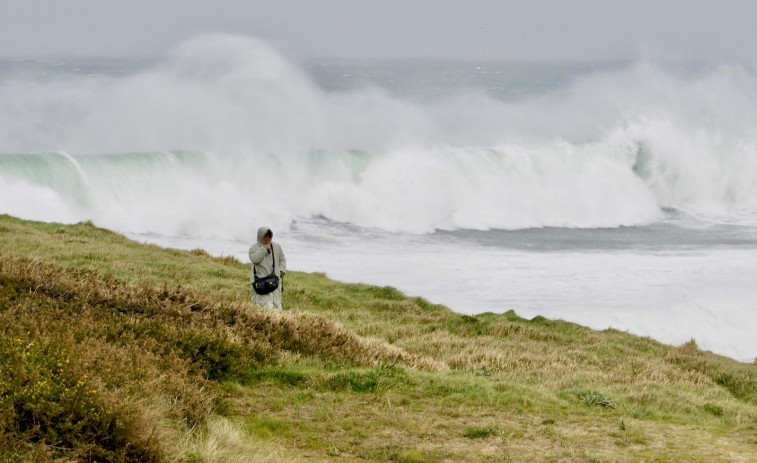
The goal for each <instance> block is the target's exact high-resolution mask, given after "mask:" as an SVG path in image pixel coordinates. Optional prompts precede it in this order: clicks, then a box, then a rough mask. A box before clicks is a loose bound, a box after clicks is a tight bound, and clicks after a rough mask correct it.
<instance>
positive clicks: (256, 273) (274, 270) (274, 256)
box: [252, 241, 276, 278]
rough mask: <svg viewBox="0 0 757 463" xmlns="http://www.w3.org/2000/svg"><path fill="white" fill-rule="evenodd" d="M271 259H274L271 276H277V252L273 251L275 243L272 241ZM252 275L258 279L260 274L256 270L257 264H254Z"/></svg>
mask: <svg viewBox="0 0 757 463" xmlns="http://www.w3.org/2000/svg"><path fill="white" fill-rule="evenodd" d="M271 258H272V259H273V269H272V270H271V274H272V275H275V274H276V252H274V250H273V241H271ZM252 274H253V275H255V278H257V277H258V272H257V271H256V270H255V264H252Z"/></svg>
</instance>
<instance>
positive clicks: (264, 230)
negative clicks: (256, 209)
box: [258, 227, 273, 244]
mask: <svg viewBox="0 0 757 463" xmlns="http://www.w3.org/2000/svg"><path fill="white" fill-rule="evenodd" d="M269 231H270V232H271V240H273V230H271V228H270V227H260V228H258V243H260V244H263V237H265V234H266V233H268V232H269Z"/></svg>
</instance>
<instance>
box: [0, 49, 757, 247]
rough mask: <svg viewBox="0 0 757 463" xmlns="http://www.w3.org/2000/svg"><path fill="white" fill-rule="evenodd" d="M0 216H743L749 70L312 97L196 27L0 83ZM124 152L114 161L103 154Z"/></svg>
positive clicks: (174, 219)
mask: <svg viewBox="0 0 757 463" xmlns="http://www.w3.org/2000/svg"><path fill="white" fill-rule="evenodd" d="M0 126H2V127H4V130H3V131H1V132H0V153H5V154H0V188H1V189H2V193H1V194H0V212H5V213H10V214H13V215H18V216H21V217H25V218H32V219H41V220H57V221H64V222H74V221H79V220H85V219H90V220H93V221H94V222H95V223H97V224H98V225H102V226H105V227H108V228H113V229H117V230H122V231H129V232H140V233H149V232H154V233H161V234H171V235H176V234H192V235H196V236H214V237H233V238H236V237H239V238H246V237H247V236H248V235H249V230H251V229H253V228H254V227H255V226H256V224H259V223H261V222H265V223H268V224H271V225H272V226H276V227H277V228H286V227H288V226H289V225H290V224H291V223H292V222H293V221H295V220H298V219H303V218H308V217H314V216H322V217H326V218H328V219H330V220H334V221H342V222H349V223H352V224H355V225H358V226H362V227H375V228H380V229H384V230H388V231H400V232H411V233H429V232H433V231H434V230H448V229H460V228H467V229H471V228H472V229H494V228H499V229H519V228H531V227H545V226H550V227H574V228H575V227H578V228H595V227H618V226H625V225H640V224H646V223H650V222H653V221H655V220H658V219H660V218H661V216H662V212H661V211H662V209H663V208H675V209H678V210H681V211H684V212H688V213H692V214H699V215H705V216H708V217H726V218H733V217H736V216H744V215H746V216H749V217H754V216H755V214H757V129H755V127H757V77H755V75H754V74H752V73H751V72H749V71H747V70H744V69H737V68H717V69H710V70H706V71H701V72H696V73H692V74H688V75H683V76H681V75H676V74H675V73H671V72H668V71H665V70H663V69H660V68H658V67H655V66H652V65H648V64H639V65H635V66H631V67H628V68H625V69H622V70H615V71H606V72H597V73H593V74H590V75H585V76H582V77H581V78H579V79H577V80H576V81H575V82H574V83H573V84H571V85H570V86H567V87H566V88H561V89H556V90H553V91H550V92H547V93H543V94H541V95H537V96H534V97H530V98H527V99H521V100H518V101H501V100H497V99H494V98H491V97H489V96H487V95H486V94H485V93H484V92H471V91H466V92H451V94H450V95H449V97H448V98H445V99H443V100H441V101H436V102H432V103H429V102H426V103H419V102H411V101H408V100H405V99H400V98H397V97H393V96H391V95H390V94H388V93H387V92H385V91H382V90H380V89H377V88H363V89H358V90H353V91H345V92H327V91H325V90H323V89H321V88H320V87H318V86H317V85H316V84H315V83H313V82H312V81H311V80H310V79H309V78H308V76H307V75H306V73H304V72H303V71H302V70H301V69H299V68H297V67H296V66H295V65H293V64H292V63H290V62H288V61H287V60H286V59H284V58H283V57H282V56H281V55H279V54H278V53H276V52H275V51H274V50H273V49H271V48H270V47H269V46H267V45H266V44H264V43H261V42H258V41H256V40H252V39H243V38H238V37H206V38H200V39H196V40H194V41H191V42H189V43H187V44H185V45H184V46H183V47H181V48H180V49H179V50H177V51H176V53H174V54H173V55H172V56H171V57H169V58H168V59H166V60H165V61H164V62H162V63H159V64H158V65H156V66H153V67H152V68H150V69H147V70H143V71H140V72H138V73H134V74H130V75H126V76H121V77H103V76H100V77H77V78H68V79H57V80H56V79H53V80H50V81H45V82H30V81H26V80H23V79H21V80H15V81H6V82H4V83H2V84H0ZM114 153H121V154H114Z"/></svg>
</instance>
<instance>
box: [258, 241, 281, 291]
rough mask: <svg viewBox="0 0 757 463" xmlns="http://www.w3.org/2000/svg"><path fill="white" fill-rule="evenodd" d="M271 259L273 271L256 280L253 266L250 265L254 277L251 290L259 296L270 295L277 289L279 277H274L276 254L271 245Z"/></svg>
mask: <svg viewBox="0 0 757 463" xmlns="http://www.w3.org/2000/svg"><path fill="white" fill-rule="evenodd" d="M271 257H273V269H272V270H271V274H270V275H268V276H266V277H263V278H258V274H257V272H256V271H255V264H252V273H253V275H254V277H255V279H254V280H253V282H252V289H253V290H254V291H255V292H256V293H258V294H260V295H261V296H262V295H264V294H268V293H272V292H274V291H276V288H278V287H279V277H277V276H276V254H275V252H274V250H273V245H271Z"/></svg>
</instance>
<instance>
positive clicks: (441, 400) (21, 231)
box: [0, 216, 757, 463]
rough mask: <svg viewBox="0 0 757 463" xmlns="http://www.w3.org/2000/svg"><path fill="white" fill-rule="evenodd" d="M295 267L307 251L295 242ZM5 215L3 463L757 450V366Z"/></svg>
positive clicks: (0, 319) (706, 455)
mask: <svg viewBox="0 0 757 463" xmlns="http://www.w3.org/2000/svg"><path fill="white" fill-rule="evenodd" d="M293 257H294V258H293V259H292V260H295V261H296V256H293ZM248 278H249V266H248V265H245V264H242V263H239V262H237V261H236V260H234V259H229V258H214V257H211V256H209V255H208V254H207V253H205V252H203V251H199V250H197V251H189V252H185V251H177V250H171V249H162V248H159V247H156V246H147V245H142V244H138V243H135V242H132V241H129V240H128V239H126V238H124V237H122V236H120V235H118V234H115V233H112V232H109V231H106V230H102V229H98V228H96V227H94V226H92V225H91V224H78V225H74V226H63V225H58V224H45V223H36V222H27V221H22V220H18V219H14V218H11V217H8V216H0V333H2V336H0V461H14V462H15V461H34V462H44V461H99V462H103V461H142V462H151V461H168V462H188V463H189V462H191V463H195V462H225V461H229V462H231V461H234V462H236V461H239V462H242V461H245V462H246V461H271V462H278V461H294V462H297V461H393V462H435V461H449V462H464V461H485V462H489V461H491V462H502V461H512V462H521V461H581V462H603V461H606V462H636V461H650V462H651V461H655V462H664V461H669V462H680V461H692V462H693V461H697V462H702V461H706V462H738V461H743V462H751V461H757V365H755V364H744V363H738V362H735V361H732V360H729V359H726V358H723V357H719V356H716V355H713V354H711V353H707V352H702V351H700V350H699V349H698V348H697V346H696V345H695V344H694V343H693V342H692V343H688V344H685V345H683V346H678V347H674V346H667V345H663V344H660V343H658V342H655V341H653V340H650V339H647V338H640V337H636V336H632V335H629V334H626V333H623V332H619V331H616V330H606V331H593V330H590V329H588V328H585V327H581V326H578V325H575V324H572V323H567V322H562V321H552V320H547V319H544V318H539V317H537V318H535V319H533V320H525V319H522V318H519V317H518V316H517V315H516V314H515V313H513V312H507V313H505V314H502V315H495V314H483V315H479V316H475V317H472V316H465V315H458V314H455V313H453V312H451V311H450V310H449V309H447V308H445V307H442V306H438V305H433V304H430V303H428V302H427V301H425V300H423V299H420V298H407V297H405V296H403V295H402V294H401V293H399V292H397V291H396V290H394V289H392V288H377V287H371V286H366V285H352V284H342V283H337V282H334V281H330V280H328V279H327V278H325V276H324V275H321V274H305V273H297V272H291V273H290V274H288V275H287V281H286V291H285V294H284V298H285V299H284V303H285V306H286V308H287V310H285V311H283V312H271V311H263V310H260V309H258V308H256V307H254V306H253V305H251V304H250V303H249V287H248V285H247V281H248Z"/></svg>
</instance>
